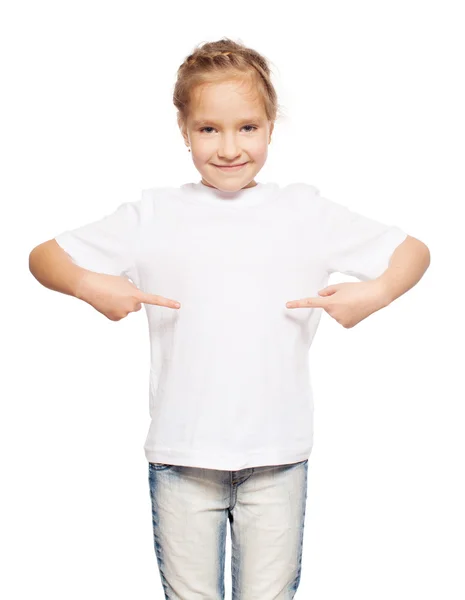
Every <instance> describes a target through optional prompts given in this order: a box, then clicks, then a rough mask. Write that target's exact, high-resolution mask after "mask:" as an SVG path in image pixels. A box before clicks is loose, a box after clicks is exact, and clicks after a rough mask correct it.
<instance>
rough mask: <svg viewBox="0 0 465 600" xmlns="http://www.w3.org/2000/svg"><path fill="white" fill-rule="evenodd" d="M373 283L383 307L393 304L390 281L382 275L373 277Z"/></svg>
mask: <svg viewBox="0 0 465 600" xmlns="http://www.w3.org/2000/svg"><path fill="white" fill-rule="evenodd" d="M372 283H373V286H374V288H375V289H376V293H377V295H378V298H379V303H380V305H381V307H382V308H383V307H385V306H388V305H389V304H391V302H392V301H393V297H392V293H391V288H390V286H389V284H388V282H387V281H386V280H385V279H384V278H383V276H382V275H381V276H380V277H377V278H376V279H373V280H372Z"/></svg>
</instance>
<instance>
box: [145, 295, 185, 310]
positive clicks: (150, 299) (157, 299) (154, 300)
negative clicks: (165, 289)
mask: <svg viewBox="0 0 465 600" xmlns="http://www.w3.org/2000/svg"><path fill="white" fill-rule="evenodd" d="M139 297H140V301H141V302H143V303H144V304H155V305H157V306H167V307H168V308H179V307H180V306H181V305H180V303H179V302H177V301H176V300H171V299H170V298H165V297H164V296H158V295H157V294H145V293H144V292H141V293H140V295H139Z"/></svg>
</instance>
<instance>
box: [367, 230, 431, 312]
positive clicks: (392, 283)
mask: <svg viewBox="0 0 465 600" xmlns="http://www.w3.org/2000/svg"><path fill="white" fill-rule="evenodd" d="M429 265H430V251H429V248H428V246H427V245H426V244H424V243H423V242H422V241H420V240H418V239H417V238H414V237H412V236H410V235H409V236H408V237H407V238H406V239H405V240H404V241H403V242H402V243H401V244H400V245H399V246H397V248H396V249H395V251H394V253H393V254H392V256H391V259H390V261H389V267H388V268H387V269H386V271H384V273H382V275H380V276H379V277H377V278H376V279H374V280H373V282H374V283H376V285H377V286H378V287H379V293H380V300H381V303H382V304H383V305H387V304H390V303H391V302H393V301H394V300H396V299H397V298H398V297H399V296H401V295H402V294H404V293H405V292H407V291H408V290H409V289H411V288H412V287H413V286H414V285H416V284H417V283H418V282H419V281H420V279H421V278H422V277H423V275H424V273H425V271H426V269H427V268H428V267H429Z"/></svg>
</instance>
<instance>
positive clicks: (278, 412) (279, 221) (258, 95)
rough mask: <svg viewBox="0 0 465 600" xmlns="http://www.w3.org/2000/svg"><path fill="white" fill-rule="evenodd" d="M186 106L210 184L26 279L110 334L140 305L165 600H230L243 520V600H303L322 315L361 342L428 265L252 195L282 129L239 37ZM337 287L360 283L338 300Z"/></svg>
mask: <svg viewBox="0 0 465 600" xmlns="http://www.w3.org/2000/svg"><path fill="white" fill-rule="evenodd" d="M174 104H175V106H176V108H177V111H178V124H179V127H180V130H181V133H182V137H183V139H184V143H185V145H186V146H187V148H188V150H189V152H191V156H192V160H193V162H194V165H195V167H196V169H197V170H198V172H199V173H200V175H201V180H200V181H199V182H196V183H185V184H183V185H181V186H180V187H154V188H152V189H146V190H144V191H143V192H142V197H141V199H140V200H139V201H136V202H127V203H124V204H122V205H120V206H119V207H118V209H117V210H116V211H115V212H114V213H112V214H110V215H108V216H106V217H104V218H102V219H101V220H99V221H96V222H94V223H91V224H88V225H84V226H82V227H80V228H78V229H74V230H72V231H66V232H64V233H62V234H60V235H58V236H57V237H56V238H55V239H54V240H49V241H48V242H45V243H44V244H41V245H40V246H38V247H37V248H35V249H34V250H33V252H32V253H31V256H30V268H31V271H32V272H33V274H34V276H35V277H36V278H37V279H38V280H39V281H40V282H41V283H42V284H43V285H45V286H47V287H49V288H50V289H54V290H57V291H60V292H63V293H67V294H72V295H74V296H76V297H78V298H80V299H82V300H84V301H85V302H87V303H89V304H90V305H92V306H93V307H94V308H95V309H96V310H98V311H99V312H101V313H102V314H104V315H105V316H106V317H108V318H109V319H111V320H114V321H118V320H120V319H122V318H124V317H126V316H127V315H128V314H129V313H130V312H133V311H138V310H140V309H141V307H142V304H144V307H145V309H146V312H147V318H148V322H149V329H150V344H151V372H150V415H151V425H150V429H149V432H148V436H147V439H146V442H145V446H144V449H145V455H146V458H147V461H148V467H149V484H150V496H151V504H152V517H153V534H154V546H155V552H156V556H157V561H158V567H159V571H160V576H161V581H162V584H163V588H164V592H165V597H166V598H170V599H175V598H176V599H181V600H193V599H194V598H205V599H206V598H208V599H211V600H214V599H220V598H224V566H225V565H224V561H225V539H226V527H227V521H228V520H229V522H230V527H231V541H232V553H231V556H232V584H233V594H232V597H233V599H235V600H238V599H240V600H247V599H252V598H253V599H256V598H260V600H275V599H278V598H280V599H285V598H286V599H287V598H293V597H294V595H295V592H296V590H297V587H298V585H299V581H300V574H301V561H302V544H303V530H304V518H305V505H306V497H307V469H308V458H309V455H310V452H311V449H312V431H313V423H312V415H313V399H312V390H311V383H310V375H309V364H308V351H309V348H310V345H311V343H312V340H313V337H314V335H315V332H316V329H317V327H318V323H319V320H320V317H321V314H322V312H321V310H320V309H323V310H325V311H326V312H327V313H328V314H329V315H330V316H331V317H333V318H334V319H336V320H337V321H338V322H339V323H340V324H341V325H342V326H344V327H353V326H354V325H356V324H357V323H359V322H360V321H361V320H362V319H365V318H366V317H368V316H369V315H370V314H372V313H373V312H375V311H377V310H379V309H381V308H383V307H384V306H387V305H388V304H389V303H390V302H392V301H393V300H394V299H396V298H397V297H398V296H400V295H401V294H403V293H404V292H406V291H407V290H408V289H410V288H411V287H413V285H415V284H416V283H417V282H418V281H419V279H420V278H421V277H422V275H423V273H424V272H425V270H426V269H427V267H428V264H429V251H428V248H427V247H426V246H425V244H423V243H422V242H420V241H419V240H417V239H415V238H412V237H410V236H408V235H407V234H406V233H405V232H404V231H402V230H401V229H399V228H398V227H395V226H388V225H385V224H383V223H380V222H377V221H374V220H372V219H369V218H367V217H364V216H362V215H359V214H357V213H354V212H352V211H350V210H348V209H347V208H346V207H344V206H342V205H340V204H337V203H335V202H332V201H330V200H328V199H326V198H324V197H322V196H321V195H320V192H319V190H318V189H317V188H316V187H314V186H312V185H309V184H306V183H294V184H292V185H286V186H284V187H281V186H279V185H278V184H277V183H273V182H271V183H261V182H257V181H256V180H255V177H256V176H257V174H258V173H259V172H260V170H261V168H262V167H263V165H264V164H265V161H266V158H267V152H268V144H269V143H270V142H271V136H272V132H273V126H274V122H275V120H276V117H277V97H276V93H275V90H274V88H273V85H272V83H271V80H270V70H269V67H268V65H267V62H266V60H265V59H264V58H263V57H262V56H261V55H260V54H258V53H257V52H256V51H254V50H252V49H250V48H246V47H244V46H243V45H241V44H239V43H235V42H233V41H231V40H229V39H227V38H226V39H222V40H220V41H218V42H214V43H206V44H204V45H203V46H201V47H198V48H196V50H195V52H193V54H191V55H190V56H188V57H187V59H186V60H185V61H184V63H183V64H182V65H181V66H180V67H179V70H178V79H177V82H176V85H175V90H174ZM70 257H71V259H72V260H70ZM335 271H338V272H342V273H346V274H349V275H354V276H355V277H357V278H358V279H360V280H361V281H359V282H350V283H341V284H337V285H330V286H329V287H326V286H327V283H328V279H329V275H330V274H331V273H333V272H335ZM129 280H131V281H129ZM155 292H156V294H155ZM158 294H161V295H158Z"/></svg>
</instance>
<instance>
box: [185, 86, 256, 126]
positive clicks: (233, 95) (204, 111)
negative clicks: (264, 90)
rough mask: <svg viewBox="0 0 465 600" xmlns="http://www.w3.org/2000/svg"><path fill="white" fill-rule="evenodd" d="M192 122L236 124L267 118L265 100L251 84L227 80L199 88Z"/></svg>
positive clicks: (194, 95)
mask: <svg viewBox="0 0 465 600" xmlns="http://www.w3.org/2000/svg"><path fill="white" fill-rule="evenodd" d="M189 112H190V117H191V121H192V122H197V123H198V122H201V121H205V120H209V121H212V120H213V121H217V122H223V123H228V122H231V123H234V122H236V121H240V120H244V119H246V120H257V119H258V120H260V119H264V118H266V113H265V108H264V105H263V100H262V98H261V97H260V95H259V93H258V91H257V89H256V87H255V86H254V85H253V84H251V82H249V81H224V82H218V83H209V84H203V85H200V86H198V87H197V88H195V89H194V90H193V93H192V95H191V103H190V111H189Z"/></svg>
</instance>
